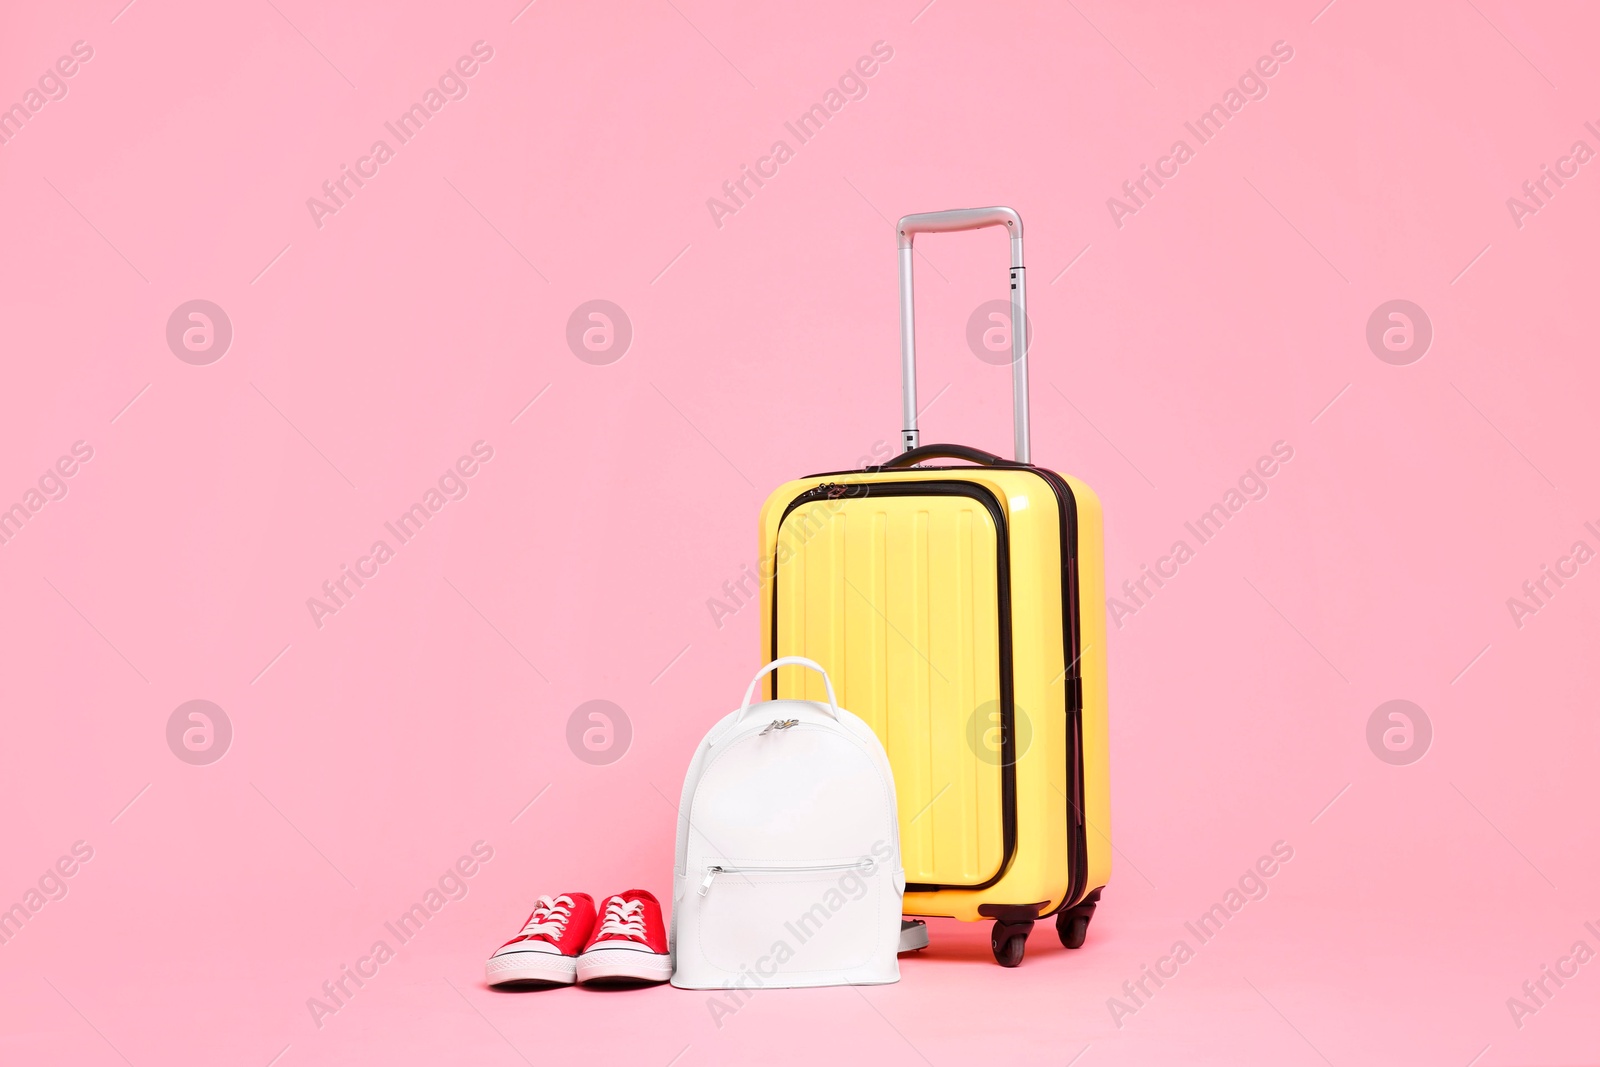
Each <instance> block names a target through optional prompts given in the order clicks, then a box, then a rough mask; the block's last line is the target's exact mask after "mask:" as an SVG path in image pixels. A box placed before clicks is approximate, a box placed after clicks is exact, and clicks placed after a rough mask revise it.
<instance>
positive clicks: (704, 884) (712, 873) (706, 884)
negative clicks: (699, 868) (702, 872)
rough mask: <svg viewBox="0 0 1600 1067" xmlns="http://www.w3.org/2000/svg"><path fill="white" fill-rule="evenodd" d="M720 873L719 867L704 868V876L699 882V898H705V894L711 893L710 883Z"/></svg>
mask: <svg viewBox="0 0 1600 1067" xmlns="http://www.w3.org/2000/svg"><path fill="white" fill-rule="evenodd" d="M721 873H722V868H721V867H707V868H706V876H705V878H703V879H701V881H700V895H701V896H705V895H706V894H707V893H709V892H711V883H712V882H713V881H714V880H715V879H716V877H717V875H719V874H721Z"/></svg>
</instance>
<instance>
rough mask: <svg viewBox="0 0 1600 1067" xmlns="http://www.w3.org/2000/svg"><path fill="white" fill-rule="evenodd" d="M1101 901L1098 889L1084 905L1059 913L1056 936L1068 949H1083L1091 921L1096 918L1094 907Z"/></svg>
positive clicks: (1087, 898) (1085, 900)
mask: <svg viewBox="0 0 1600 1067" xmlns="http://www.w3.org/2000/svg"><path fill="white" fill-rule="evenodd" d="M1099 900H1100V890H1098V889H1096V890H1095V891H1094V892H1093V893H1090V894H1089V895H1088V897H1086V898H1085V899H1084V902H1083V903H1082V904H1079V905H1078V906H1077V907H1075V908H1068V909H1067V910H1066V911H1063V912H1059V913H1057V915H1056V935H1057V936H1058V937H1060V938H1061V943H1062V944H1063V945H1065V946H1066V947H1067V948H1082V947H1083V942H1084V939H1085V938H1087V937H1088V936H1089V920H1090V919H1092V918H1094V906H1095V904H1097V903H1098V902H1099Z"/></svg>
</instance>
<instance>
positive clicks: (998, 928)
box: [989, 921, 1033, 967]
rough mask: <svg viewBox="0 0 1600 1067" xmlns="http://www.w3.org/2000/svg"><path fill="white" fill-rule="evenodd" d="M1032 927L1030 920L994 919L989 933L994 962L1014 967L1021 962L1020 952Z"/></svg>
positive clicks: (1026, 942)
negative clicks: (1008, 920) (1010, 920)
mask: <svg viewBox="0 0 1600 1067" xmlns="http://www.w3.org/2000/svg"><path fill="white" fill-rule="evenodd" d="M1032 929H1033V923H1032V922H1031V921H1030V922H1020V923H1018V922H1011V923H1008V922H1004V921H996V922H995V924H994V930H993V932H992V933H990V935H989V947H990V948H991V949H993V950H994V958H995V962H997V963H999V964H1000V966H1002V967H1015V966H1016V965H1017V964H1019V963H1021V962H1022V953H1023V950H1024V949H1025V948H1027V945H1028V934H1029V932H1030V931H1032Z"/></svg>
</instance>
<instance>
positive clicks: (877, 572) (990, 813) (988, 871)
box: [761, 208, 1111, 967]
mask: <svg viewBox="0 0 1600 1067" xmlns="http://www.w3.org/2000/svg"><path fill="white" fill-rule="evenodd" d="M999 225H1003V226H1006V227H1007V228H1009V229H1010V231H1011V269H1010V279H1011V295H1012V299H1011V313H1012V324H1013V329H1012V344H1013V359H1012V374H1013V385H1014V391H1013V392H1014V400H1015V419H1016V449H1017V459H1016V460H1015V461H1011V460H1003V459H1001V458H999V457H998V456H994V455H991V454H989V453H987V452H982V451H979V450H978V449H973V448H968V447H965V446H961V445H939V444H936V445H923V446H919V441H918V433H917V428H916V377H915V334H914V330H913V326H912V301H911V246H912V241H913V239H914V237H915V235H916V234H918V233H928V232H943V231H950V230H966V229H975V228H978V227H981V226H999ZM898 229H899V246H900V295H901V350H902V352H901V354H902V367H903V371H904V385H905V389H904V403H905V407H904V417H905V427H906V429H905V431H904V435H903V440H904V444H905V447H906V451H905V452H903V453H902V454H901V455H899V456H898V457H896V458H895V459H893V460H891V461H889V462H888V463H885V464H884V465H883V466H882V467H869V468H866V469H865V470H859V471H842V472H834V473H829V474H816V475H810V476H807V477H805V478H800V479H797V480H795V481H792V482H788V483H786V484H784V485H782V486H780V487H779V488H778V489H777V490H776V491H775V492H773V494H772V495H771V496H770V497H768V498H767V502H766V504H765V505H764V506H763V508H762V510H761V552H762V578H763V581H762V583H761V590H762V598H761V618H762V653H763V655H764V656H765V657H766V658H767V659H769V660H770V659H776V658H777V657H779V656H806V657H808V658H810V659H814V660H816V661H817V662H819V663H821V664H822V665H823V666H824V667H825V668H827V671H828V673H829V675H830V676H832V678H833V682H834V685H835V686H836V687H837V691H838V695H839V703H840V704H841V706H844V707H848V708H849V709H850V710H851V711H853V712H854V713H855V714H857V715H859V716H861V717H862V718H863V719H865V720H866V721H867V722H868V723H870V724H871V725H872V728H873V729H874V730H875V731H876V732H877V734H878V736H879V738H880V739H881V740H882V741H883V744H884V748H885V749H886V750H887V752H888V753H889V761H890V764H891V765H892V766H893V768H894V775H895V791H896V795H897V797H898V799H899V805H900V848H901V858H902V862H903V864H904V866H905V872H906V893H905V908H906V912H907V913H908V914H911V915H944V916H953V917H955V918H958V919H964V920H968V921H976V920H980V919H992V920H994V928H993V933H992V937H991V944H992V946H993V949H994V954H995V958H996V959H997V960H998V961H999V962H1000V963H1001V964H1002V965H1004V966H1008V967H1015V966H1016V965H1017V964H1018V963H1020V962H1021V960H1022V955H1023V949H1024V945H1025V942H1026V939H1027V936H1028V933H1029V931H1030V930H1031V929H1032V926H1033V923H1034V922H1035V921H1036V920H1038V919H1042V918H1045V917H1048V916H1051V915H1054V916H1055V917H1056V930H1057V933H1058V934H1059V936H1060V938H1061V941H1062V943H1063V944H1065V945H1066V946H1067V947H1068V948H1077V947H1079V946H1080V945H1082V944H1083V941H1084V937H1085V935H1086V933H1087V930H1088V925H1089V920H1090V918H1091V917H1092V916H1093V913H1094V908H1095V904H1096V903H1097V902H1098V900H1099V898H1100V891H1101V889H1102V888H1103V887H1104V886H1105V884H1106V880H1107V878H1108V877H1109V876H1110V873H1111V837H1110V835H1111V822H1110V789H1109V785H1108V781H1107V762H1108V761H1107V743H1106V636H1105V615H1104V614H1103V613H1102V612H1101V611H1100V610H1098V608H1097V605H1099V604H1102V603H1104V599H1105V568H1104V551H1103V547H1102V532H1101V517H1100V503H1099V500H1098V499H1097V498H1096V497H1095V495H1094V492H1093V491H1092V490H1091V489H1090V488H1089V487H1088V486H1087V485H1085V484H1084V483H1082V482H1081V481H1078V480H1077V479H1075V478H1071V477H1065V476H1062V475H1059V474H1056V473H1054V472H1052V471H1049V470H1046V469H1045V468H1043V467H1037V466H1034V465H1033V464H1032V463H1030V462H1029V452H1028V407H1027V396H1028V393H1027V353H1026V351H1025V350H1024V341H1025V331H1024V330H1023V329H1022V328H1020V326H1019V325H1018V324H1020V323H1024V322H1026V321H1027V318H1026V288H1025V274H1024V268H1023V266H1022V220H1021V219H1020V218H1019V217H1018V216H1017V213H1016V212H1015V211H1012V210H1011V209H1009V208H977V209H969V210H959V211H946V212H933V213H929V214H922V215H908V216H906V217H905V218H903V219H901V220H900V225H899V227H898ZM930 459H960V460H964V461H966V462H968V463H970V464H973V465H972V466H922V465H921V464H922V463H923V462H924V461H926V460H930ZM817 678H818V676H817V675H815V673H814V672H801V671H799V670H798V669H796V668H788V667H786V668H782V669H780V670H779V671H777V672H775V673H774V674H773V675H772V681H771V682H770V683H769V684H770V686H771V694H772V697H773V698H774V699H777V698H778V697H779V696H780V694H781V695H782V696H783V697H785V698H793V697H804V698H808V699H814V700H820V699H822V698H823V693H822V691H821V688H820V686H821V682H820V681H818V680H817Z"/></svg>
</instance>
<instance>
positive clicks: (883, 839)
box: [672, 661, 905, 989]
mask: <svg viewBox="0 0 1600 1067" xmlns="http://www.w3.org/2000/svg"><path fill="white" fill-rule="evenodd" d="M790 662H797V661H790ZM813 666H814V665H813ZM816 669H817V670H819V671H820V668H816ZM763 673H764V672H763ZM758 677H759V675H758ZM896 812H897V809H896V805H895V789H894V778H893V774H892V772H891V771H890V768H889V759H888V757H887V756H886V755H885V754H884V751H883V746H882V745H881V744H880V743H879V742H878V739H877V736H876V735H875V734H874V733H873V732H872V729H871V727H869V726H867V724H866V723H864V722H862V721H861V720H860V719H858V718H857V717H856V716H854V715H852V714H850V712H848V711H845V710H843V709H835V708H833V707H830V704H829V702H814V701H809V700H777V701H766V702H762V703H758V704H753V705H747V706H745V707H742V708H740V709H739V710H738V711H734V712H731V713H730V714H728V715H727V716H725V717H724V718H723V719H722V720H721V721H720V722H718V723H717V725H716V726H714V727H712V729H711V731H710V732H709V733H708V734H707V735H706V737H705V739H704V740H703V741H701V743H700V747H699V749H698V751H696V753H695V756H694V759H693V761H692V762H691V763H690V765H689V772H688V774H687V775H686V776H685V779H684V785H683V800H682V803H681V804H680V805H679V810H678V835H677V849H676V853H675V871H674V877H673V907H672V946H673V953H674V971H673V975H672V984H673V985H675V986H679V987H682V988H686V989H722V988H727V987H732V986H737V987H739V988H745V989H756V988H764V987H768V988H770V987H798V986H825V985H878V984H884V983H888V982H895V981H898V980H899V978H900V970H899V964H898V962H897V960H896V952H897V951H898V948H899V941H900V909H901V901H902V897H903V894H904V890H905V874H904V871H903V870H902V869H901V865H900V834H899V823H898V818H897V814H896Z"/></svg>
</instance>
